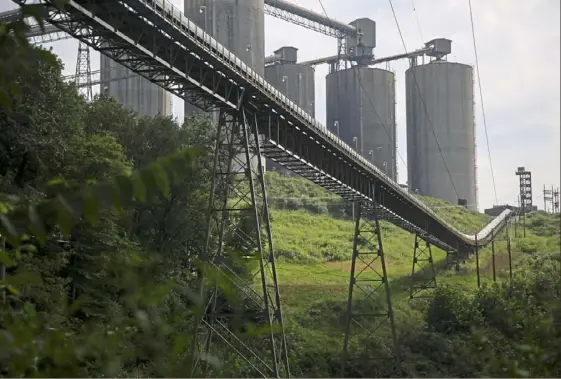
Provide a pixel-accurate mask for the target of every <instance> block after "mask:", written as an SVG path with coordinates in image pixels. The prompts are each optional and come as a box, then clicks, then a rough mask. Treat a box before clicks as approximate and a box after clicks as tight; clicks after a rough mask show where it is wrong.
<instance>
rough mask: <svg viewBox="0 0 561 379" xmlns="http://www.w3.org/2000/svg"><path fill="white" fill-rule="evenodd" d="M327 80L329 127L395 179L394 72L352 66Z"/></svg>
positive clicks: (333, 73)
mask: <svg viewBox="0 0 561 379" xmlns="http://www.w3.org/2000/svg"><path fill="white" fill-rule="evenodd" d="M326 81H327V83H326V84H327V127H328V128H329V130H331V131H332V132H333V133H335V134H338V135H339V138H341V139H342V140H343V141H345V142H346V143H347V144H348V145H349V146H351V147H352V148H354V149H356V150H357V152H359V153H360V154H361V155H362V156H363V157H364V158H366V159H368V160H369V161H371V162H373V163H374V165H376V166H377V167H378V168H379V169H380V170H382V171H383V172H384V173H386V175H387V176H389V177H390V178H392V179H393V180H396V179H397V178H396V177H397V174H396V159H395V156H396V126H395V77H394V74H393V73H392V72H390V71H386V70H381V69H377V68H371V67H365V66H353V67H351V68H349V69H346V70H341V71H335V72H332V73H331V74H329V75H327V77H326Z"/></svg>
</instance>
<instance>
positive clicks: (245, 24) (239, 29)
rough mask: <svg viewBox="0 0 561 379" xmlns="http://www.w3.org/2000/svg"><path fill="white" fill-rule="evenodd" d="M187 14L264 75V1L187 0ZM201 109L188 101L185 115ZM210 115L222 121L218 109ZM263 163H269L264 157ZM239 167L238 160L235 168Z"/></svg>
mask: <svg viewBox="0 0 561 379" xmlns="http://www.w3.org/2000/svg"><path fill="white" fill-rule="evenodd" d="M184 13H185V15H186V16H187V17H188V18H189V19H191V20H193V21H194V22H195V23H197V25H199V26H200V27H201V28H203V29H204V30H206V32H207V33H209V34H210V35H211V36H213V37H214V38H215V39H216V40H217V41H218V42H220V43H221V44H222V45H224V46H225V47H226V48H227V49H228V50H230V51H231V52H232V53H234V54H235V55H236V56H237V57H238V58H240V59H241V60H242V61H244V62H245V63H246V64H248V65H249V66H251V68H252V69H253V70H255V71H256V72H257V73H258V74H259V75H261V76H263V75H264V71H265V3H264V0H185V2H184ZM200 112H201V110H200V109H198V108H196V107H195V106H193V105H192V104H189V103H188V102H185V116H189V115H193V114H195V113H200ZM209 116H210V117H211V118H212V119H213V120H214V122H215V123H217V122H218V113H217V112H214V113H212V114H210V115H209ZM240 159H242V160H245V158H241V157H240ZM262 163H263V165H265V160H264V159H262ZM252 165H253V166H254V167H256V165H257V161H253V163H252ZM263 167H264V166H263ZM239 169H240V167H238V165H237V164H236V162H234V165H233V170H234V171H237V170H239Z"/></svg>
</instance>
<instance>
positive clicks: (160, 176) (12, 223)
mask: <svg viewBox="0 0 561 379" xmlns="http://www.w3.org/2000/svg"><path fill="white" fill-rule="evenodd" d="M196 155H198V150H197V149H193V148H191V149H186V150H183V151H180V152H177V153H175V154H171V155H168V156H165V157H163V158H160V159H158V160H156V161H155V162H154V163H152V164H150V165H148V167H146V168H143V169H140V170H137V171H133V172H132V173H131V174H128V175H126V174H125V175H118V176H116V177H113V178H112V179H111V180H109V181H105V182H98V183H95V182H94V183H88V184H84V185H82V186H79V187H78V188H76V187H75V186H72V188H71V186H70V184H68V183H67V182H65V181H64V180H58V179H57V180H55V181H52V182H51V183H50V186H51V188H52V189H53V190H54V191H53V192H54V195H52V196H51V197H49V198H48V199H46V200H43V201H41V202H39V203H38V204H19V205H18V206H17V207H15V208H13V209H11V210H9V209H7V208H4V212H3V213H4V214H0V235H1V236H3V237H4V238H5V239H6V240H7V241H8V242H9V243H10V244H11V245H12V246H13V247H18V246H19V245H20V242H21V240H20V237H21V236H23V235H26V234H27V235H32V236H34V237H35V238H36V239H37V240H38V241H39V242H40V243H41V244H44V243H45V241H46V239H47V238H48V236H49V234H50V233H51V232H52V231H53V228H54V226H55V225H58V226H59V227H60V230H61V231H62V233H64V235H65V236H68V235H69V234H70V232H71V230H72V227H73V226H74V225H75V224H76V222H78V221H79V220H85V221H87V222H90V223H91V224H95V223H96V222H97V221H98V220H99V215H100V211H101V210H103V209H111V210H114V211H116V212H122V211H123V209H124V208H125V207H126V206H127V205H128V204H130V203H131V202H133V201H140V202H147V201H150V200H151V199H152V198H153V197H155V196H156V195H163V196H165V197H167V196H169V191H170V185H171V184H172V183H174V184H179V183H181V182H182V181H184V180H185V179H187V177H188V176H189V173H190V172H191V170H192V168H193V161H194V159H195V157H196Z"/></svg>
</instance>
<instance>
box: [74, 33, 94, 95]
mask: <svg viewBox="0 0 561 379" xmlns="http://www.w3.org/2000/svg"><path fill="white" fill-rule="evenodd" d="M90 62H91V60H90V47H89V46H88V45H86V44H85V43H83V42H80V44H79V45H78V58H77V59H76V79H75V84H76V88H78V91H79V92H80V93H81V94H83V95H84V96H86V100H88V101H90V100H92V99H93V86H92V66H91V63H90Z"/></svg>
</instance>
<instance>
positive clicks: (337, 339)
mask: <svg viewBox="0 0 561 379" xmlns="http://www.w3.org/2000/svg"><path fill="white" fill-rule="evenodd" d="M267 186H268V187H267V189H268V196H269V197H282V196H284V197H290V198H295V197H297V198H303V199H305V200H304V201H302V202H300V203H296V204H292V206H291V208H298V207H299V208H300V209H295V210H287V209H286V204H280V205H279V204H278V203H277V204H276V206H275V204H273V206H272V208H273V209H272V210H271V220H272V230H273V236H274V246H275V252H276V255H277V260H278V265H277V267H278V275H279V282H280V287H281V288H280V291H281V296H282V301H283V310H284V313H285V322H286V325H287V328H288V330H290V331H292V332H294V333H296V334H298V335H300V336H302V338H306V340H307V341H311V340H317V341H318V342H317V343H318V344H324V345H326V346H332V345H333V346H336V347H337V348H340V346H341V341H342V330H341V321H342V318H343V315H344V312H345V305H346V299H347V295H348V289H349V284H348V283H349V277H350V266H351V261H350V260H351V254H352V240H353V232H354V223H353V221H352V220H351V219H350V218H349V217H347V216H344V215H341V214H332V213H330V212H328V211H326V210H324V211H323V212H322V211H319V210H318V208H314V209H310V208H309V206H307V204H309V203H306V201H310V199H309V198H322V200H321V201H326V200H325V199H324V198H328V200H327V201H328V202H332V203H335V202H339V203H341V202H342V199H340V198H338V197H337V196H336V195H332V194H329V193H328V192H327V191H325V190H324V189H322V188H320V187H318V186H316V185H314V184H313V183H311V182H310V181H308V180H306V179H302V178H290V177H286V176H283V175H279V174H277V173H268V174H267ZM420 199H421V200H422V201H423V202H425V203H426V204H427V205H429V207H431V208H432V209H434V211H435V212H436V213H437V214H438V215H439V216H440V217H442V218H443V219H444V220H446V221H448V222H450V223H451V224H452V225H454V226H456V227H457V228H458V229H459V230H460V231H462V232H468V233H474V232H477V231H479V230H480V229H481V228H482V227H483V226H484V225H485V224H486V223H488V222H489V221H490V220H491V218H490V217H488V216H486V215H483V214H480V213H477V212H473V211H470V210H467V209H465V208H463V207H458V206H453V205H452V204H450V203H447V202H445V201H442V200H438V199H431V198H425V197H420ZM304 209H308V210H304ZM559 221H560V220H559V217H558V215H557V216H552V215H546V214H542V213H536V214H534V215H530V216H529V217H528V218H527V220H526V227H527V231H526V238H518V239H514V240H513V243H512V257H513V265H516V262H517V260H519V259H520V258H521V257H522V256H523V255H524V254H525V253H528V252H532V251H534V250H535V251H538V252H547V251H559ZM381 229H382V235H383V244H384V252H385V257H386V266H387V272H388V277H389V282H390V287H391V291H392V301H393V304H394V309H395V311H396V319H397V320H398V323H399V320H405V319H407V318H410V317H413V316H412V314H413V313H415V310H414V309H413V308H411V307H410V305H409V302H408V299H409V284H410V274H411V266H412V255H413V244H414V235H412V234H410V233H408V232H405V231H403V230H401V229H399V228H397V227H396V226H394V225H392V224H389V223H386V222H382V223H381ZM521 231H522V229H521V227H519V235H520V236H521V235H522V233H521ZM510 233H511V235H512V234H513V232H512V231H511V232H510ZM432 253H433V257H434V260H435V267H436V268H437V282H438V284H439V285H440V284H443V283H447V284H452V285H456V286H461V287H464V288H466V289H469V288H473V289H475V288H476V285H477V278H476V275H475V273H476V269H475V257H471V258H470V259H468V260H467V261H466V262H465V263H463V264H462V265H461V269H460V272H456V271H455V270H449V269H446V268H445V267H444V266H445V265H444V263H445V257H446V254H445V252H443V251H441V250H440V249H437V248H433V250H432ZM479 253H480V254H479V256H480V273H481V281H482V282H483V283H489V282H491V281H492V263H491V261H492V258H491V247H490V246H489V247H486V248H484V249H481V251H480V252H479ZM495 262H496V267H497V275H498V278H499V280H507V279H508V254H507V249H506V238H504V237H502V239H501V240H499V241H498V242H497V243H496V244H495ZM365 267H366V265H365V264H364V263H361V264H358V265H357V270H360V269H363V268H365ZM375 267H376V268H379V266H375ZM365 275H366V276H365V277H366V278H374V277H375V275H372V274H370V273H369V272H368V271H367V272H366V274H365ZM355 293H356V292H355ZM380 293H381V294H382V295H383V291H382V292H380ZM357 298H358V300H359V301H360V295H357ZM382 301H383V298H381V297H378V298H377V302H382ZM380 304H381V305H383V304H382V303H380Z"/></svg>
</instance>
